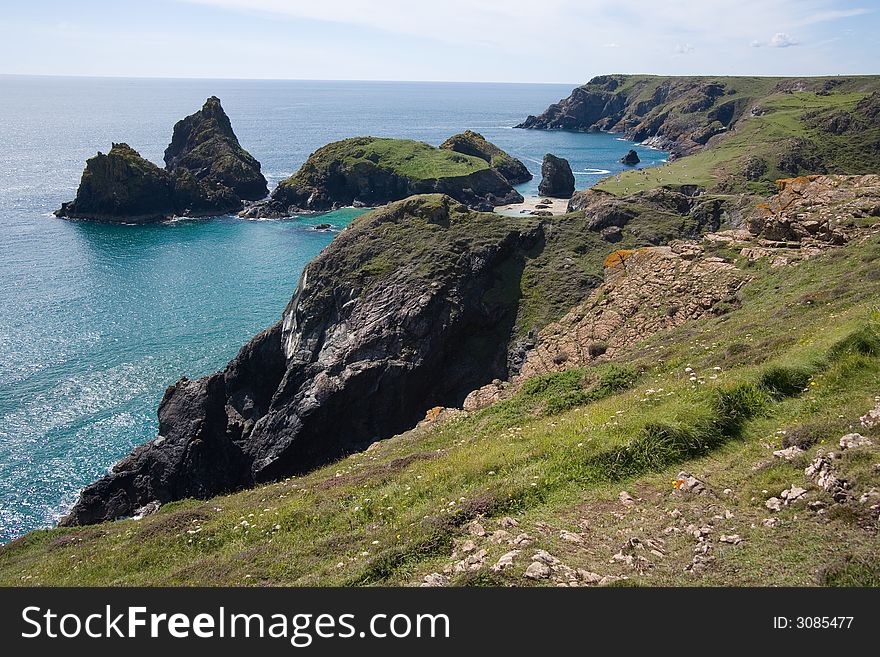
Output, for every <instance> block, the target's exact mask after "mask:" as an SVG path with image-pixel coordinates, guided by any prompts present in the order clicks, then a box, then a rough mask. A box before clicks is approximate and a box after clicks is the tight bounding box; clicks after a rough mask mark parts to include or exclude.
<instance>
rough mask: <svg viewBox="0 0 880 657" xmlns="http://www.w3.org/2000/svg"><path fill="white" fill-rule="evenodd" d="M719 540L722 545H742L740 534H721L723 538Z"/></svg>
mask: <svg viewBox="0 0 880 657" xmlns="http://www.w3.org/2000/svg"><path fill="white" fill-rule="evenodd" d="M718 540H719V541H721V542H722V543H730V544H731V545H739V544H740V543H742V537H741V536H740V535H739V534H729V535H728V534H721V538H719V539H718Z"/></svg>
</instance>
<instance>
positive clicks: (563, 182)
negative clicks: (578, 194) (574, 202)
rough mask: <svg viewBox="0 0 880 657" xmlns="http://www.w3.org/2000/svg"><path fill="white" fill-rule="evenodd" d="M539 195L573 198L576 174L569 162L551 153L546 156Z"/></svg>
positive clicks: (542, 167)
mask: <svg viewBox="0 0 880 657" xmlns="http://www.w3.org/2000/svg"><path fill="white" fill-rule="evenodd" d="M538 193H539V194H541V195H542V196H550V197H553V198H571V195H572V194H574V174H573V173H572V172H571V166H570V165H569V163H568V160H566V159H564V158H561V157H556V156H555V155H552V154H550V153H547V154H546V155H545V156H544V162H543V163H542V164H541V184H540V185H539V186H538Z"/></svg>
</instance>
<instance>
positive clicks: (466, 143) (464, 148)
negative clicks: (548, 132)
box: [440, 130, 532, 185]
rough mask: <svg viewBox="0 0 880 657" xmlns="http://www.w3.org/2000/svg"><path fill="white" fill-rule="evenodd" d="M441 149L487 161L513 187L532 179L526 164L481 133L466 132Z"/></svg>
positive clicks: (445, 142)
mask: <svg viewBox="0 0 880 657" xmlns="http://www.w3.org/2000/svg"><path fill="white" fill-rule="evenodd" d="M440 148H445V149H447V150H450V151H455V152H456V153H463V154H464V155H472V156H473V157H478V158H480V159H481V160H485V161H486V162H488V163H489V166H490V167H492V168H493V169H495V170H496V171H497V172H498V173H500V174H501V176H502V177H504V179H505V180H507V182H509V183H510V184H511V185H519V184H521V183H524V182H528V181H529V180H531V179H532V174H531V173H530V172H529V170H528V169H527V168H526V165H525V164H523V163H522V162H520V161H519V160H517V159H516V158H515V157H513V156H511V155H509V154H507V153H505V152H504V151H503V150H501V149H500V148H498V147H497V146H496V145H495V144H493V143H492V142H490V141H487V140H486V138H485V137H483V135H481V134H480V133H479V132H474V131H472V130H465V131H464V132H462V133H461V134H457V135H453V136H452V137H450V138H449V139H447V140H446V141H444V142H443V143H442V144H440Z"/></svg>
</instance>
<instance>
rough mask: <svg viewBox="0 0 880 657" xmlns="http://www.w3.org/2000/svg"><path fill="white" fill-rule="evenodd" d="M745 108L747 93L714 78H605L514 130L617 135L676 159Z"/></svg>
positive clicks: (729, 123)
mask: <svg viewBox="0 0 880 657" xmlns="http://www.w3.org/2000/svg"><path fill="white" fill-rule="evenodd" d="M749 80H751V79H749ZM756 84H759V85H760V83H756ZM764 86H767V87H768V89H769V88H770V87H772V81H770V82H767V83H765V84H764ZM749 107H750V97H749V96H748V95H747V94H745V93H740V92H738V91H737V90H736V89H733V88H731V87H729V86H728V83H727V82H722V81H717V80H713V79H712V78H700V77H680V78H656V77H653V76H625V75H603V76H599V77H596V78H593V79H592V80H590V82H588V83H587V84H585V85H583V86H582V87H578V88H576V89H575V90H574V91H572V93H571V95H570V96H569V97H568V98H565V99H563V100H561V101H560V102H559V103H555V104H553V105H550V107H548V108H547V109H546V110H545V111H544V112H543V113H542V114H541V115H540V116H529V117H528V118H527V119H526V120H525V121H523V122H522V123H521V124H519V125H518V126H516V127H517V128H531V129H539V130H574V131H579V132H591V131H610V132H621V133H623V134H624V136H625V137H626V138H627V139H631V140H633V141H649V142H650V143H651V144H652V145H654V146H657V147H660V148H663V149H664V150H669V151H671V152H672V154H673V155H675V156H680V155H687V154H689V153H693V152H695V151H697V150H699V149H701V148H702V147H703V146H704V145H705V144H706V143H707V142H708V141H709V139H711V138H712V137H714V136H715V135H718V134H722V133H724V132H725V131H726V130H728V129H729V128H730V127H732V126H733V124H734V123H736V121H737V119H738V118H739V117H740V116H742V115H743V113H744V112H745V111H746V110H747V109H748V108H749Z"/></svg>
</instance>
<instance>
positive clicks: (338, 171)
mask: <svg viewBox="0 0 880 657" xmlns="http://www.w3.org/2000/svg"><path fill="white" fill-rule="evenodd" d="M487 143H488V142H487ZM431 193H440V194H448V195H449V196H451V197H452V198H454V199H456V200H457V201H459V202H461V203H464V204H466V205H468V206H469V207H471V208H475V209H478V210H491V209H492V208H493V207H494V206H497V205H508V204H511V203H521V202H522V201H523V197H522V196H521V195H520V194H519V193H518V192H517V191H516V190H515V189H513V187H512V186H511V184H510V183H509V182H508V181H507V180H506V179H505V178H504V177H503V176H502V175H501V174H500V173H498V171H496V170H495V169H493V168H492V167H490V166H489V163H488V162H487V161H485V160H484V159H482V158H479V157H474V156H471V155H464V154H461V153H456V152H454V151H451V150H448V149H445V148H435V147H434V146H430V145H429V144H425V143H423V142H418V141H412V140H408V139H380V138H376V137H354V138H351V139H344V140H342V141H337V142H333V143H331V144H327V145H326V146H323V147H321V148H319V149H318V150H317V151H315V152H314V153H312V154H311V155H310V156H309V158H308V159H307V160H306V162H305V164H303V165H302V167H301V168H300V169H299V171H297V172H296V173H295V174H294V175H292V176H290V177H289V178H287V179H285V180H283V181H281V183H279V185H278V187H276V188H275V190H274V191H273V192H272V196H271V198H270V199H269V200H268V201H266V202H264V203H261V204H256V205H253V206H252V207H251V208H249V209H248V210H247V211H246V215H247V216H249V217H277V216H289V215H291V214H296V213H298V212H303V211H307V212H308V211H325V210H333V209H336V208H340V207H344V206H351V205H354V204H355V203H356V202H357V203H360V204H362V205H366V206H370V207H373V206H379V205H384V204H386V203H390V202H393V201H397V200H400V199H403V198H406V197H408V196H412V195H415V194H431Z"/></svg>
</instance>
